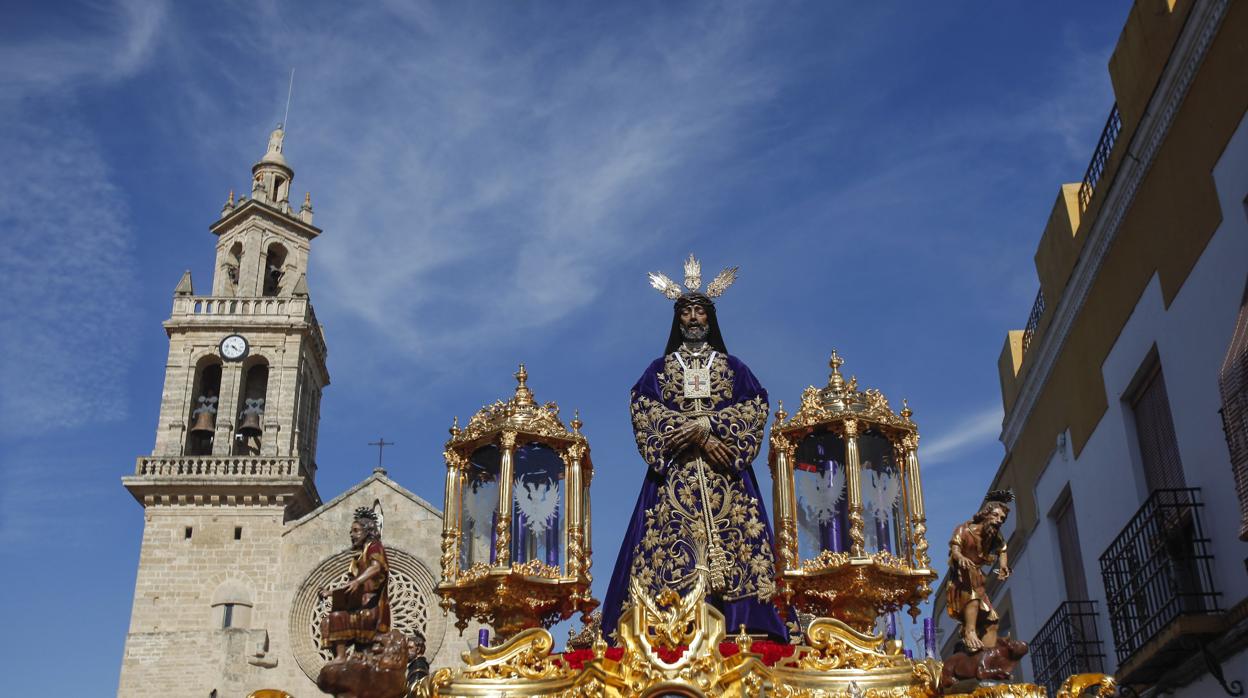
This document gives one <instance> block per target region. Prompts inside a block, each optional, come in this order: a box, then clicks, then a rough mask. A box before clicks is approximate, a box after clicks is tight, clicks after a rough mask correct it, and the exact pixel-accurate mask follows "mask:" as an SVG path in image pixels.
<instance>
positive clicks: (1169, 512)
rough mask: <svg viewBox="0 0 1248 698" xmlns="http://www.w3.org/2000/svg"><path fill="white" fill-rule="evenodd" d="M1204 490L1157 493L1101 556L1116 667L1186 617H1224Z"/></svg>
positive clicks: (1150, 497) (1163, 491)
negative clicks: (1205, 516)
mask: <svg viewBox="0 0 1248 698" xmlns="http://www.w3.org/2000/svg"><path fill="white" fill-rule="evenodd" d="M1202 508H1204V504H1203V503H1201V501H1200V490H1199V489H1197V488H1190V489H1166V490H1155V491H1154V492H1153V493H1152V495H1151V496H1149V498H1148V500H1147V501H1145V502H1144V505H1143V506H1142V507H1140V510H1139V511H1138V512H1136V514H1135V516H1134V517H1132V518H1131V521H1130V522H1129V523H1128V524H1127V526H1126V528H1124V529H1123V530H1122V532H1121V533H1119V534H1118V537H1117V538H1116V539H1115V540H1114V542H1113V543H1111V544H1110V545H1109V547H1108V548H1107V549H1106V550H1105V552H1104V553H1103V554H1102V555H1101V576H1102V577H1103V579H1104V581H1105V596H1106V602H1107V603H1106V606H1107V608H1108V611H1109V624H1110V627H1111V628H1112V629H1113V633H1114V644H1115V650H1116V653H1117V657H1118V664H1119V665H1122V664H1124V663H1126V661H1127V660H1128V659H1130V658H1131V656H1132V655H1134V654H1135V653H1136V652H1138V651H1139V650H1140V648H1142V647H1143V646H1144V645H1145V644H1147V643H1148V642H1149V641H1150V640H1152V639H1153V638H1154V637H1156V636H1157V635H1158V634H1160V633H1161V632H1162V631H1163V630H1165V629H1166V628H1167V627H1168V626H1169V625H1170V624H1171V623H1173V622H1175V621H1176V620H1177V619H1179V617H1181V616H1185V615H1213V614H1217V613H1219V612H1220V610H1221V609H1219V608H1218V596H1219V595H1220V594H1219V593H1218V592H1217V591H1216V590H1215V589H1214V585H1213V569H1212V568H1213V565H1212V561H1213V554H1212V552H1211V551H1210V540H1209V537H1208V536H1207V535H1206V534H1205V529H1204V525H1203V523H1202V522H1201V518H1200V510H1201V509H1202Z"/></svg>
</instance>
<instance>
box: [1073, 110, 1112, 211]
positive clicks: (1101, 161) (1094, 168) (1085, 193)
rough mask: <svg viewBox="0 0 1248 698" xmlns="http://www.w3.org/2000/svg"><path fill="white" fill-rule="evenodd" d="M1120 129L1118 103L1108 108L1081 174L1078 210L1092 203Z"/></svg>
mask: <svg viewBox="0 0 1248 698" xmlns="http://www.w3.org/2000/svg"><path fill="white" fill-rule="evenodd" d="M1121 130H1122V116H1121V115H1120V114H1119V113H1118V104H1117V103H1116V102H1115V103H1114V106H1113V107H1111V108H1110V110H1109V118H1108V119H1106V120H1105V128H1104V129H1102V130H1101V140H1100V141H1098V142H1097V144H1096V150H1095V151H1094V152H1093V153H1092V161H1091V162H1089V163H1088V170H1087V172H1084V174H1083V183H1082V184H1080V185H1079V212H1080V213H1082V212H1083V211H1085V210H1087V208H1088V204H1090V203H1092V195H1093V194H1094V193H1096V185H1097V184H1098V183H1099V182H1100V181H1101V175H1103V174H1105V164H1106V163H1108V162H1109V154H1110V153H1112V152H1113V150H1114V144H1115V143H1117V142H1118V132H1119V131H1121Z"/></svg>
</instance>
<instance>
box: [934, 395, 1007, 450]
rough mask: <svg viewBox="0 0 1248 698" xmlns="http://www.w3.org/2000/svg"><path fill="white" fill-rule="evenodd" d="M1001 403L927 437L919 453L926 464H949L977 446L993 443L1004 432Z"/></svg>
mask: <svg viewBox="0 0 1248 698" xmlns="http://www.w3.org/2000/svg"><path fill="white" fill-rule="evenodd" d="M1004 416H1005V415H1004V413H1003V412H1002V411H1001V407H1000V406H993V407H990V408H987V409H985V410H982V411H980V412H976V413H974V414H972V415H969V416H967V417H964V418H963V419H961V420H959V421H958V422H956V423H955V424H954V425H953V426H952V427H951V428H950V429H949V430H948V431H946V432H944V433H938V434H937V435H936V436H934V437H932V438H931V440H926V439H925V440H924V443H923V445H922V447H921V448H920V449H919V456H920V457H921V458H922V460H923V464H924V465H934V464H936V463H946V462H949V461H952V460H955V459H957V458H958V457H959V456H962V455H964V454H965V453H967V452H968V451H970V450H971V449H974V448H979V447H982V446H986V445H988V444H991V443H992V442H993V441H994V440H995V439H996V436H997V435H998V434H1000V433H1001V419H1002V418H1003V417H1004Z"/></svg>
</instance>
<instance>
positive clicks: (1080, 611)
mask: <svg viewBox="0 0 1248 698" xmlns="http://www.w3.org/2000/svg"><path fill="white" fill-rule="evenodd" d="M1104 659H1105V654H1104V653H1103V652H1102V651H1101V637H1100V633H1099V632H1098V631H1097V625H1096V602H1095V601H1066V602H1065V603H1062V604H1061V605H1059V606H1058V607H1057V610H1056V611H1054V613H1053V615H1052V616H1050V617H1049V619H1048V620H1047V621H1045V623H1044V627H1042V628H1040V632H1038V633H1036V636H1035V637H1034V638H1032V640H1031V665H1032V667H1033V668H1034V669H1035V675H1036V683H1039V684H1042V685H1044V686H1046V687H1048V689H1049V694H1050V695H1057V689H1058V687H1059V686H1061V684H1062V682H1063V681H1064V680H1066V677H1067V676H1070V675H1071V674H1083V673H1088V672H1097V673H1100V672H1103V671H1104V670H1105V668H1104V661H1103V660H1104Z"/></svg>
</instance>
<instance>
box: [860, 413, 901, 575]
mask: <svg viewBox="0 0 1248 698" xmlns="http://www.w3.org/2000/svg"><path fill="white" fill-rule="evenodd" d="M858 462H859V463H860V464H861V465H862V509H863V511H862V514H863V522H864V524H865V526H864V529H865V530H864V531H863V536H864V538H865V539H866V544H867V553H868V554H869V553H878V552H887V553H892V554H894V555H896V556H898V557H902V558H904V557H906V552H907V551H906V547H905V542H906V541H905V534H906V532H905V521H906V517H905V511H904V510H903V508H902V504H903V500H902V496H901V491H902V487H903V484H902V479H901V470H900V469H899V468H898V463H897V460H896V456H895V455H894V453H893V442H892V441H889V440H888V437H886V436H884V435H883V434H881V433H880V432H878V431H876V430H874V429H868V430H866V431H865V432H864V433H863V434H861V435H860V436H859V437H858Z"/></svg>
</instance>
